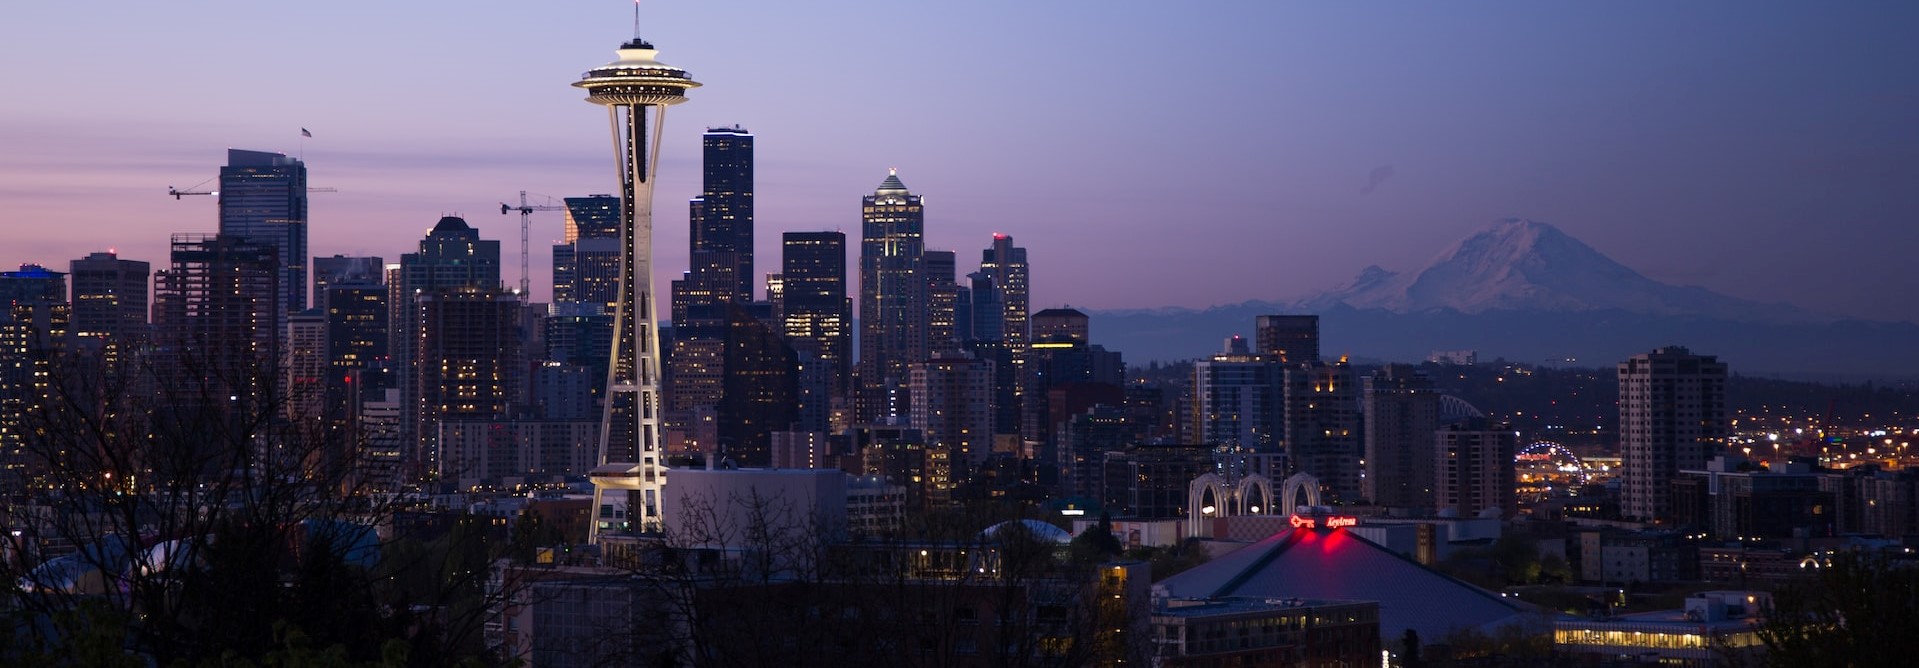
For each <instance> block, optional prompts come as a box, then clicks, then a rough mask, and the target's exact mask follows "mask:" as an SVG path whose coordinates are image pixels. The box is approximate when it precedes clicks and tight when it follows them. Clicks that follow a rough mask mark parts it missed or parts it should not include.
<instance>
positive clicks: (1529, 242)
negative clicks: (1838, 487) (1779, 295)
mask: <svg viewBox="0 0 1919 668" xmlns="http://www.w3.org/2000/svg"><path fill="white" fill-rule="evenodd" d="M1272 313H1316V314H1319V315H1320V316H1321V339H1322V342H1323V343H1322V350H1323V351H1325V353H1326V354H1327V355H1329V356H1330V355H1337V354H1341V353H1351V354H1354V355H1358V356H1362V357H1369V358H1376V359H1384V360H1392V361H1417V360H1420V359H1424V358H1425V357H1426V355H1427V354H1428V353H1430V352H1431V351H1435V350H1460V349H1467V350H1477V351H1479V352H1480V354H1481V358H1482V359H1488V360H1490V359H1493V358H1495V357H1505V358H1507V359H1510V360H1515V361H1544V360H1548V359H1551V360H1564V359H1568V358H1572V359H1577V360H1579V362H1578V363H1579V364H1582V365H1589V366H1606V365H1610V364H1613V363H1615V362H1618V361H1619V360H1623V359H1625V358H1626V357H1628V356H1630V355H1633V354H1636V353H1639V352H1645V351H1647V350H1651V349H1653V348H1655V347H1658V346H1663V345H1671V344H1682V345H1688V346H1691V347H1692V348H1693V349H1694V350H1696V351H1698V352H1702V353H1705V354H1718V355H1720V356H1721V357H1722V358H1723V359H1725V360H1727V361H1728V362H1729V363H1731V364H1732V365H1733V368H1734V371H1735V372H1743V373H1775V374H1802V375H1803V374H1824V375H1832V374H1840V375H1849V376H1858V377H1903V376H1913V375H1919V346H1914V345H1912V343H1913V342H1915V341H1919V325H1914V324H1913V323H1903V322H1868V321H1861V320H1851V319H1841V318H1836V317H1832V316H1829V315H1824V314H1819V313H1815V312H1813V311H1809V310H1807V309H1803V308H1799V307H1795V306H1791V305H1788V304H1768V303H1762V302H1756V301H1751V300H1745V299H1738V298H1734V297H1728V296H1725V295H1721V294H1718V293H1715V292H1712V291H1710V290H1707V289H1705V288H1699V287H1690V286H1674V285H1669V284H1666V283H1661V282H1659V281H1655V280H1653V279H1650V278H1647V277H1645V276H1644V275H1641V274H1640V273H1639V272H1637V271H1634V270H1633V269H1631V268H1629V267H1626V266H1625V265H1622V264H1620V263H1618V262H1616V261H1614V260H1612V259H1611V258H1609V257H1606V256H1605V255H1604V254H1602V253H1600V252H1598V251H1596V250H1594V249H1593V248H1592V247H1590V246H1587V245H1586V244H1585V243H1583V242H1580V241H1579V240H1578V239H1575V238H1573V237H1572V236H1570V235H1567V234H1566V233H1564V232H1561V231H1560V230H1559V229H1557V228H1555V227H1553V226H1552V225H1549V224H1546V223H1542V222H1538V221H1531V220H1523V219H1507V220H1501V221H1498V222H1496V223H1494V224H1493V225H1492V226H1490V227H1487V228H1485V229H1483V230H1481V231H1479V232H1477V233H1475V234H1473V235H1471V236H1469V237H1467V238H1466V239H1464V240H1462V241H1460V242H1459V243H1457V244H1454V245H1453V246H1451V247H1450V248H1448V249H1446V250H1445V251H1444V252H1441V253H1439V254H1438V255H1436V256H1435V257H1434V258H1433V259H1432V260H1431V261H1429V262H1427V263H1426V264H1425V265H1424V266H1422V267H1420V268H1418V269H1415V270H1410V271H1406V272H1392V271H1387V270H1385V269H1381V268H1379V267H1377V266H1374V267H1367V268H1366V269H1365V270H1363V271H1361V272H1360V274H1359V276H1357V277H1356V278H1355V279H1354V280H1353V281H1352V282H1350V283H1348V284H1346V285H1344V286H1341V287H1338V288H1334V289H1332V290H1329V291H1327V292H1324V293H1321V294H1319V295H1316V296H1313V297H1309V298H1306V299H1303V300H1300V301H1297V302H1290V303H1288V302H1278V301H1248V302H1243V303H1240V304H1230V305H1222V306H1215V307H1211V308H1207V309H1182V308H1161V309H1127V310H1113V311H1096V312H1093V313H1092V314H1091V315H1092V316H1093V323H1092V324H1093V338H1094V340H1095V341H1096V342H1098V343H1101V344H1102V345H1105V346H1107V347H1108V348H1111V349H1115V350H1119V351H1121V352H1122V353H1124V354H1125V355H1126V356H1127V359H1128V361H1129V362H1138V363H1143V362H1145V361H1148V360H1165V361H1170V360H1180V359H1191V358H1194V357H1200V356H1203V355H1207V354H1210V353H1212V352H1214V351H1217V350H1218V349H1219V344H1220V341H1222V340H1223V339H1224V338H1225V337H1227V336H1230V335H1233V334H1242V335H1243V334H1248V333H1250V332H1251V330H1252V328H1253V318H1254V316H1258V315H1263V314H1272Z"/></svg>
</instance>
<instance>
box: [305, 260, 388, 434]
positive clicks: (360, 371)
mask: <svg viewBox="0 0 1919 668" xmlns="http://www.w3.org/2000/svg"><path fill="white" fill-rule="evenodd" d="M380 278H381V277H380V276H378V275H376V276H375V277H374V282H372V283H334V284H331V285H328V286H327V289H326V292H324V293H322V294H321V298H320V303H321V304H324V305H325V322H326V385H325V387H326V390H325V391H326V400H325V405H324V406H323V408H322V414H323V415H324V416H325V417H326V419H327V423H328V425H329V426H330V428H332V429H334V430H335V431H336V433H339V434H344V435H352V434H353V430H352V426H353V416H354V414H355V412H356V406H355V404H356V402H359V401H361V399H362V398H363V397H372V398H374V399H376V400H377V399H380V398H383V396H382V392H383V391H384V390H386V389H389V388H391V389H394V390H398V389H399V388H393V387H391V385H392V383H393V374H391V373H373V374H369V373H366V372H367V371H368V370H369V369H381V370H383V371H384V370H386V369H390V368H391V365H392V354H391V351H390V348H388V346H389V345H390V343H391V341H392V338H391V337H392V331H391V326H392V320H391V317H392V311H391V310H390V309H389V308H388V305H387V297H388V291H387V287H386V286H385V285H384V281H381V280H379V279H380ZM369 382H374V383H375V384H378V385H380V387H377V388H375V387H366V385H367V384H368V383H369ZM355 437H356V438H357V436H355Z"/></svg>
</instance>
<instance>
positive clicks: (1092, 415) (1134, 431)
mask: <svg viewBox="0 0 1919 668" xmlns="http://www.w3.org/2000/svg"><path fill="white" fill-rule="evenodd" d="M1138 435H1139V428H1138V425H1136V424H1134V422H1133V420H1132V418H1131V417H1130V416H1129V415H1128V413H1127V411H1126V410H1125V409H1124V408H1120V407H1116V406H1105V405H1102V406H1096V407H1094V408H1092V409H1091V410H1088V411H1086V412H1084V413H1080V414H1077V415H1073V416H1070V417H1068V418H1067V419H1066V420H1065V421H1064V423H1063V424H1062V425H1061V427H1060V435H1059V463H1058V466H1059V490H1060V494H1061V495H1063V496H1077V497H1083V498H1087V499H1098V498H1100V491H1101V490H1100V484H1101V482H1103V478H1104V476H1103V475H1102V474H1101V472H1102V471H1103V470H1104V469H1105V464H1106V453H1108V452H1114V451H1123V450H1125V449H1126V446H1128V445H1132V444H1133V443H1136V442H1138Z"/></svg>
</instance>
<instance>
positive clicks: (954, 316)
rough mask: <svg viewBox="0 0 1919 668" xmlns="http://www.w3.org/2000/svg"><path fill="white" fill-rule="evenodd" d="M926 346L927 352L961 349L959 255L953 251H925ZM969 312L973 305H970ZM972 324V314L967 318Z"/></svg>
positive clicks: (947, 351) (934, 352)
mask: <svg viewBox="0 0 1919 668" xmlns="http://www.w3.org/2000/svg"><path fill="white" fill-rule="evenodd" d="M924 257H925V262H926V350H927V352H928V354H939V353H950V352H954V351H957V350H959V342H960V337H959V296H960V286H959V282H958V281H957V280H956V278H955V275H954V274H955V272H956V271H957V270H958V266H957V265H958V259H957V258H956V257H955V256H954V254H953V251H936V250H930V251H926V254H925V256H924ZM968 311H969V312H970V311H971V309H970V308H969V309H968ZM968 324H969V325H970V324H971V318H968Z"/></svg>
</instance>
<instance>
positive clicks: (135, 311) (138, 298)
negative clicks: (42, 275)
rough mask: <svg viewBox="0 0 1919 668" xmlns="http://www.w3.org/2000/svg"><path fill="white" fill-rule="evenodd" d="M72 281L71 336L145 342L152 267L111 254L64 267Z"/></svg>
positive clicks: (104, 254) (78, 261)
mask: <svg viewBox="0 0 1919 668" xmlns="http://www.w3.org/2000/svg"><path fill="white" fill-rule="evenodd" d="M67 269H68V272H69V274H70V275H71V276H72V277H73V332H74V334H75V335H76V336H80V337H84V338H89V339H98V340H106V341H129V340H139V339H145V338H146V335H147V311H148V301H147V288H148V287H150V286H151V283H149V282H148V281H149V280H150V277H151V275H152V267H151V266H150V265H148V264H147V263H145V262H141V261H139V260H122V259H120V257H119V256H118V255H115V254H114V253H112V252H111V251H109V252H105V253H92V254H89V255H87V256H86V257H84V258H81V259H78V260H74V261H72V262H71V263H68V265H67Z"/></svg>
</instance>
